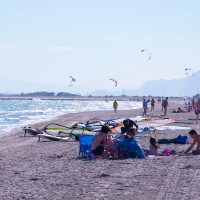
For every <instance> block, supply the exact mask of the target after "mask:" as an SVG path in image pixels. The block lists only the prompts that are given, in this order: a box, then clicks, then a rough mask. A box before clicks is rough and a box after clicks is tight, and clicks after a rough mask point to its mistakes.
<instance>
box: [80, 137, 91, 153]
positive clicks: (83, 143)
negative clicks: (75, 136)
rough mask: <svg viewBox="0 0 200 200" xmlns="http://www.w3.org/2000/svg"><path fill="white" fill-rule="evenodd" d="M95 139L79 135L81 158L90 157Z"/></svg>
mask: <svg viewBox="0 0 200 200" xmlns="http://www.w3.org/2000/svg"><path fill="white" fill-rule="evenodd" d="M93 138H94V136H91V135H79V156H80V155H81V156H86V155H88V153H89V149H90V146H91V143H92V139H93Z"/></svg>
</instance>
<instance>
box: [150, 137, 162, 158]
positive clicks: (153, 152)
mask: <svg viewBox="0 0 200 200" xmlns="http://www.w3.org/2000/svg"><path fill="white" fill-rule="evenodd" d="M150 144H151V145H150V146H149V150H150V155H155V156H158V155H161V153H159V152H158V148H160V145H159V144H158V142H157V141H156V138H154V137H151V138H150Z"/></svg>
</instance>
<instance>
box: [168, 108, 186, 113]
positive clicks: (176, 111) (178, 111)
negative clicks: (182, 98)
mask: <svg viewBox="0 0 200 200" xmlns="http://www.w3.org/2000/svg"><path fill="white" fill-rule="evenodd" d="M172 113H187V111H185V110H182V109H181V108H178V110H173V112H172Z"/></svg>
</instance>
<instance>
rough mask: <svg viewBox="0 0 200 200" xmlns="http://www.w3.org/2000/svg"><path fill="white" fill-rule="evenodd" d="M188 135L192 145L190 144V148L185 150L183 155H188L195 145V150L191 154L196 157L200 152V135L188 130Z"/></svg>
mask: <svg viewBox="0 0 200 200" xmlns="http://www.w3.org/2000/svg"><path fill="white" fill-rule="evenodd" d="M189 134H190V137H191V138H192V139H193V143H192V144H191V146H190V147H189V148H188V149H187V151H186V152H185V153H184V154H187V153H189V152H190V151H191V150H192V149H193V148H194V146H195V144H196V143H197V149H196V150H193V151H192V154H194V155H198V154H199V150H200V135H198V134H197V132H196V131H195V130H194V129H193V130H190V132H189Z"/></svg>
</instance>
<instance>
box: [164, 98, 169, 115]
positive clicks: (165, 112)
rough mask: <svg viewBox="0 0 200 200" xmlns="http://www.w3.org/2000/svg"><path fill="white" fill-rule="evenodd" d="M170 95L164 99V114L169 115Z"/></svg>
mask: <svg viewBox="0 0 200 200" xmlns="http://www.w3.org/2000/svg"><path fill="white" fill-rule="evenodd" d="M167 106H169V105H168V97H166V99H165V100H164V101H163V108H164V116H167Z"/></svg>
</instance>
